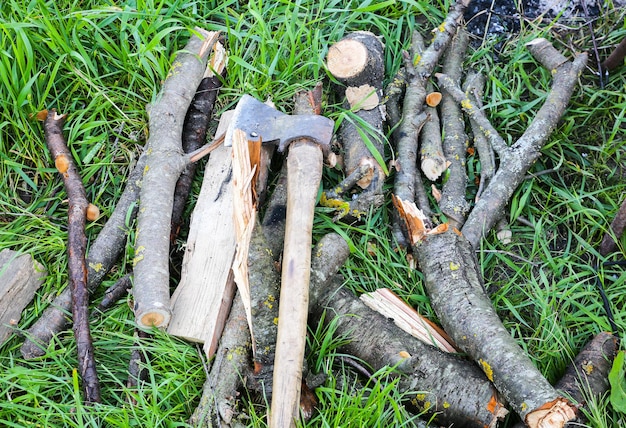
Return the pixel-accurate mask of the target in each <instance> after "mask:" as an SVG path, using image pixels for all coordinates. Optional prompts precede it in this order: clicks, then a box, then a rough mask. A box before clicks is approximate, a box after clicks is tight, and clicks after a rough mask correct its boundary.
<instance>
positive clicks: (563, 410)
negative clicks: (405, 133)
mask: <svg viewBox="0 0 626 428" xmlns="http://www.w3.org/2000/svg"><path fill="white" fill-rule="evenodd" d="M457 37H458V36H457ZM457 40H458V39H457ZM528 48H529V50H530V52H531V54H532V55H533V56H534V57H535V58H536V59H537V60H538V61H539V62H540V63H541V64H543V65H544V66H545V67H546V68H548V69H549V70H551V71H552V75H553V76H554V80H553V84H552V89H551V91H550V93H549V94H548V97H547V99H546V102H545V103H544V105H543V106H542V107H541V109H540V110H539V112H538V113H537V116H536V117H535V119H534V120H533V122H532V123H531V124H530V126H529V127H528V129H527V131H526V132H525V133H524V134H523V135H522V137H520V139H519V140H518V141H517V142H515V143H514V144H513V145H512V146H510V147H509V146H507V144H506V143H505V141H504V139H503V138H502V137H500V136H499V134H498V133H497V131H496V130H495V129H494V128H493V126H492V125H491V124H490V123H489V121H488V119H487V118H486V116H485V113H484V112H483V111H482V110H481V109H479V108H478V107H477V105H476V102H475V101H476V98H475V97H473V98H472V99H470V95H469V94H467V93H464V92H463V91H462V90H461V89H460V87H459V86H458V83H457V82H459V81H460V78H461V76H460V72H459V70H458V67H459V64H460V60H459V59H458V58H454V55H455V52H457V49H456V48H454V49H451V50H450V53H449V56H448V59H447V60H446V66H447V68H448V69H449V68H450V67H451V66H452V69H454V71H453V73H454V74H453V75H452V76H449V75H445V74H438V75H437V77H438V79H439V85H440V87H442V88H443V89H444V90H445V92H446V93H447V94H448V95H447V96H449V97H450V98H451V99H453V100H454V101H456V103H458V104H459V105H460V106H461V107H462V108H463V110H464V111H465V112H466V113H467V114H468V116H469V117H470V118H471V119H472V120H473V121H475V123H476V124H477V125H478V128H477V127H474V130H475V131H474V132H477V129H478V131H479V132H482V134H483V136H484V137H485V139H486V140H487V141H488V142H489V144H490V146H491V148H492V149H493V150H494V151H495V152H496V153H497V155H498V157H499V162H500V163H499V169H498V170H497V171H496V172H495V174H494V177H493V179H492V180H491V181H490V182H489V184H488V185H487V186H486V188H485V189H484V190H483V193H482V195H481V197H480V199H479V200H478V202H477V203H476V205H475V207H474V209H473V210H472V211H471V213H470V214H469V217H468V219H467V221H465V225H464V226H463V228H462V229H461V230H462V234H461V232H459V231H458V230H456V227H460V226H461V225H462V224H463V220H464V214H465V213H464V211H463V210H462V209H460V207H462V206H465V205H466V204H467V201H465V199H464V197H465V183H466V181H467V176H466V175H465V169H464V165H463V160H462V159H463V158H464V151H465V147H464V145H465V141H464V140H465V138H464V137H455V135H462V134H458V133H459V132H462V130H463V127H462V126H458V127H457V126H456V125H457V123H460V124H462V123H463V120H462V118H461V114H460V112H459V111H458V109H456V107H452V106H451V105H448V106H447V107H445V111H444V112H443V114H444V115H450V117H449V118H447V119H445V120H444V123H445V122H449V123H450V125H454V126H455V127H454V128H449V129H446V136H448V135H451V136H452V137H453V139H451V143H450V144H448V149H447V150H446V151H447V154H448V153H450V155H451V156H453V157H456V158H458V159H459V164H458V165H457V166H456V167H451V170H450V177H449V179H448V183H450V182H451V183H452V184H451V185H447V183H446V186H447V187H446V186H444V193H447V195H448V196H447V197H446V198H444V197H443V196H442V200H441V209H442V211H443V212H444V213H445V214H446V216H448V217H449V218H450V219H451V221H450V224H451V225H452V226H454V227H451V228H450V229H451V230H450V231H447V232H446V229H447V227H443V228H441V227H439V228H436V229H430V228H429V226H428V223H429V220H430V222H432V219H429V218H428V217H427V216H426V215H424V213H423V212H421V211H420V210H419V209H418V208H417V207H416V206H415V204H414V203H413V202H408V201H403V200H400V199H398V198H395V199H394V202H395V204H396V206H397V208H398V211H399V213H400V217H402V218H403V219H404V220H405V222H406V229H407V230H408V232H409V239H410V243H411V245H412V250H413V252H414V253H415V254H416V256H417V260H418V262H419V265H420V269H421V271H422V272H423V274H424V284H425V287H426V289H427V292H428V295H429V296H430V299H431V304H432V306H433V309H434V310H435V312H436V313H437V315H438V317H439V319H440V321H441V323H442V325H443V327H444V329H445V331H446V332H447V333H448V334H449V335H450V336H451V337H452V339H453V340H454V341H455V343H456V345H457V346H458V347H459V348H460V349H462V350H463V351H464V352H466V353H467V354H468V355H469V356H470V357H471V358H472V359H473V360H474V361H475V362H476V363H477V364H478V365H479V366H480V367H481V368H482V370H483V372H484V373H485V374H486V376H487V377H488V378H489V379H490V380H491V381H493V383H494V385H495V386H496V388H497V389H498V391H499V392H500V393H501V394H502V396H503V397H504V399H505V400H506V401H507V402H508V403H509V405H510V406H511V407H512V408H513V409H514V410H515V411H516V412H517V413H518V414H519V415H520V416H521V418H522V419H523V420H524V422H525V423H526V424H527V425H528V426H530V427H540V426H541V427H562V426H564V424H566V423H567V422H568V421H571V420H573V419H574V418H575V417H576V410H577V409H576V406H575V405H573V404H572V403H571V402H570V401H568V399H567V398H565V397H564V396H563V395H562V394H561V393H559V392H558V391H557V390H556V389H555V388H553V387H552V386H551V385H550V384H549V383H548V382H547V380H546V379H545V378H544V377H543V376H542V375H541V373H540V372H539V371H538V370H537V368H536V367H535V366H534V364H533V363H532V362H531V360H530V359H529V357H528V356H527V355H526V354H525V353H524V351H523V350H522V349H521V348H520V347H519V345H518V344H517V342H516V341H515V340H514V339H513V338H512V337H511V336H510V334H509V333H508V331H507V330H506V328H505V327H504V326H503V325H502V322H501V321H500V319H499V318H498V316H497V314H496V313H495V311H494V309H493V306H492V304H491V301H490V299H489V296H488V295H487V294H486V292H485V290H484V288H483V283H482V277H481V275H480V269H479V267H478V264H477V262H476V260H475V256H474V248H476V247H477V245H478V242H479V239H480V238H481V237H482V236H483V234H484V233H485V232H487V231H488V230H489V229H490V228H491V227H492V226H493V224H494V223H495V222H496V220H498V218H499V217H498V216H499V215H500V214H501V213H502V212H503V210H504V207H505V205H506V204H507V203H508V201H509V198H510V197H511V195H512V193H513V191H514V190H515V189H516V188H517V187H518V185H519V184H520V183H521V181H522V180H523V178H524V176H525V174H526V172H527V171H528V169H529V168H530V166H531V165H532V163H533V162H534V161H535V160H536V159H537V157H538V156H539V155H540V151H541V148H542V146H543V144H544V143H545V142H546V140H547V138H548V136H549V135H550V133H551V132H552V130H553V129H554V128H555V126H556V125H557V122H558V120H559V119H560V117H561V116H562V114H563V113H564V111H565V107H566V105H567V103H568V101H569V98H570V97H571V94H572V92H573V89H574V86H575V84H576V82H577V79H578V75H579V74H580V73H581V71H582V69H583V67H584V66H585V63H586V55H584V54H582V55H578V56H577V57H576V58H575V59H574V60H573V61H569V60H567V58H565V57H564V56H563V55H561V54H560V53H559V52H558V51H556V49H554V47H552V45H551V44H550V43H549V42H548V41H546V40H545V39H538V40H535V41H533V42H531V43H529V44H528ZM444 71H447V70H445V69H444ZM472 100H474V102H472ZM444 126H445V125H444ZM457 128H458V130H457ZM444 145H445V143H444ZM453 149H454V151H453ZM448 200H449V201H453V202H452V203H449V202H448ZM451 209H452V211H451Z"/></svg>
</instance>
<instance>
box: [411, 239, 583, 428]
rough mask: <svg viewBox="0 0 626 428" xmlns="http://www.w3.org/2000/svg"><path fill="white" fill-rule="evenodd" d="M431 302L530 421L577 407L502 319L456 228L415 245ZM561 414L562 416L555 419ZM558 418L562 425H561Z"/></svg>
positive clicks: (453, 334)
mask: <svg viewBox="0 0 626 428" xmlns="http://www.w3.org/2000/svg"><path fill="white" fill-rule="evenodd" d="M413 251H414V252H415V254H416V256H417V259H418V260H419V263H420V270H421V271H422V273H423V274H424V286H425V287H426V290H427V293H428V296H429V297H430V302H431V305H432V307H433V309H434V310H435V312H436V313H437V315H438V317H439V319H440V321H441V324H442V326H443V328H444V330H445V331H446V333H448V334H449V335H450V336H451V337H452V338H453V340H454V341H455V344H456V345H457V346H458V347H459V348H460V349H462V350H463V351H465V352H467V353H468V354H469V355H470V356H471V357H472V359H473V360H474V361H476V362H477V363H478V364H479V365H480V366H481V368H482V370H483V371H484V372H485V374H486V375H487V377H488V378H489V380H491V381H492V382H493V383H494V385H495V386H496V388H497V389H498V391H500V393H502V395H503V396H504V398H505V400H506V401H507V402H508V403H509V405H511V406H512V407H513V408H514V409H515V411H516V412H517V413H518V414H519V415H520V416H521V417H522V418H523V419H524V420H525V421H526V423H527V424H528V425H529V426H531V427H537V426H541V425H539V424H540V423H541V422H542V421H549V420H550V419H553V420H554V423H555V425H545V426H546V427H548V426H558V427H562V426H563V424H564V423H565V422H567V421H568V420H571V419H573V418H574V416H575V408H574V407H573V406H572V405H571V404H570V403H568V402H567V400H566V399H565V398H563V397H562V396H561V395H560V394H559V393H558V392H557V391H556V390H555V389H554V388H553V387H552V386H551V385H550V384H549V383H548V381H547V380H546V379H545V378H544V377H543V376H542V375H541V373H540V372H539V371H538V370H537V368H536V367H535V366H534V364H533V363H532V361H531V360H530V359H529V358H528V356H527V355H526V354H525V353H524V351H523V350H522V349H521V348H520V347H519V345H518V344H517V342H516V341H515V339H513V337H512V336H511V335H510V334H509V332H508V331H507V330H506V328H505V327H504V326H503V325H502V322H501V321H500V318H498V315H497V314H496V313H495V311H494V309H493V306H492V305H491V301H490V299H489V297H488V295H487V294H486V292H485V290H484V288H483V282H482V278H481V276H480V269H479V267H478V263H477V261H476V257H475V255H474V250H473V248H472V246H471V245H470V243H469V242H468V241H467V240H466V239H465V238H463V237H462V236H460V235H459V234H458V233H455V232H448V233H443V234H438V235H429V236H427V237H426V238H425V239H424V240H423V241H421V242H417V243H415V244H414V246H413ZM561 415H563V416H564V418H563V419H561V420H560V421H559V419H557V418H558V417H560V416H561ZM559 423H560V425H559Z"/></svg>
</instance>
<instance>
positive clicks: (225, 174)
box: [167, 146, 235, 358]
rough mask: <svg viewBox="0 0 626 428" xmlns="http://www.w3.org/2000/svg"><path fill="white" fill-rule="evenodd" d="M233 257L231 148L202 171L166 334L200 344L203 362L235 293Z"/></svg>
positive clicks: (214, 155) (213, 157) (215, 156)
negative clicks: (204, 355) (202, 348)
mask: <svg viewBox="0 0 626 428" xmlns="http://www.w3.org/2000/svg"><path fill="white" fill-rule="evenodd" d="M234 255H235V231H234V224H233V189H232V148H231V147H225V146H221V147H219V148H217V149H216V150H215V151H213V153H212V154H211V156H210V157H209V161H208V162H207V165H206V168H205V173H204V178H203V181H202V187H201V190H200V194H199V195H198V200H197V202H196V207H195V209H194V211H193V214H192V217H191V224H190V229H189V236H188V238H187V246H186V247H185V255H184V256H183V267H182V275H181V279H180V283H179V284H178V286H177V287H176V290H175V291H174V293H173V294H172V302H171V305H172V319H171V321H170V324H169V326H168V328H167V332H168V333H169V334H171V335H174V336H179V337H182V338H184V339H187V340H190V341H192V342H200V343H204V344H205V352H206V354H207V356H208V357H209V358H211V357H212V356H213V353H214V352H215V349H216V345H217V341H218V340H219V337H220V334H221V331H222V329H223V327H224V323H225V322H226V317H227V316H228V310H229V308H230V301H232V298H233V296H234V292H235V283H234V281H233V277H232V272H231V266H232V262H233V257H234Z"/></svg>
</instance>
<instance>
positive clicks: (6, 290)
mask: <svg viewBox="0 0 626 428" xmlns="http://www.w3.org/2000/svg"><path fill="white" fill-rule="evenodd" d="M46 275H47V272H46V270H45V268H44V267H43V266H42V265H41V264H40V263H38V262H36V261H35V260H34V259H33V258H32V256H31V255H30V254H19V253H17V252H15V251H12V250H9V249H4V250H2V251H0V346H2V344H3V343H4V342H5V341H6V340H7V339H8V338H9V337H10V336H11V334H12V333H14V332H15V329H16V328H17V326H18V324H19V321H20V317H21V316H22V311H23V310H24V308H25V307H26V306H27V305H28V304H29V303H30V301H31V300H32V299H33V297H34V295H35V292H36V291H37V289H38V288H39V286H40V285H41V284H42V283H43V280H44V278H45V277H46Z"/></svg>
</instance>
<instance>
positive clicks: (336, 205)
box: [320, 192, 350, 217]
mask: <svg viewBox="0 0 626 428" xmlns="http://www.w3.org/2000/svg"><path fill="white" fill-rule="evenodd" d="M320 205H321V206H323V207H327V208H333V209H336V210H338V211H340V213H339V216H340V217H344V216H345V215H346V214H348V213H349V212H350V203H349V202H347V201H343V200H341V199H333V198H327V197H326V192H322V196H321V197H320Z"/></svg>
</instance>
